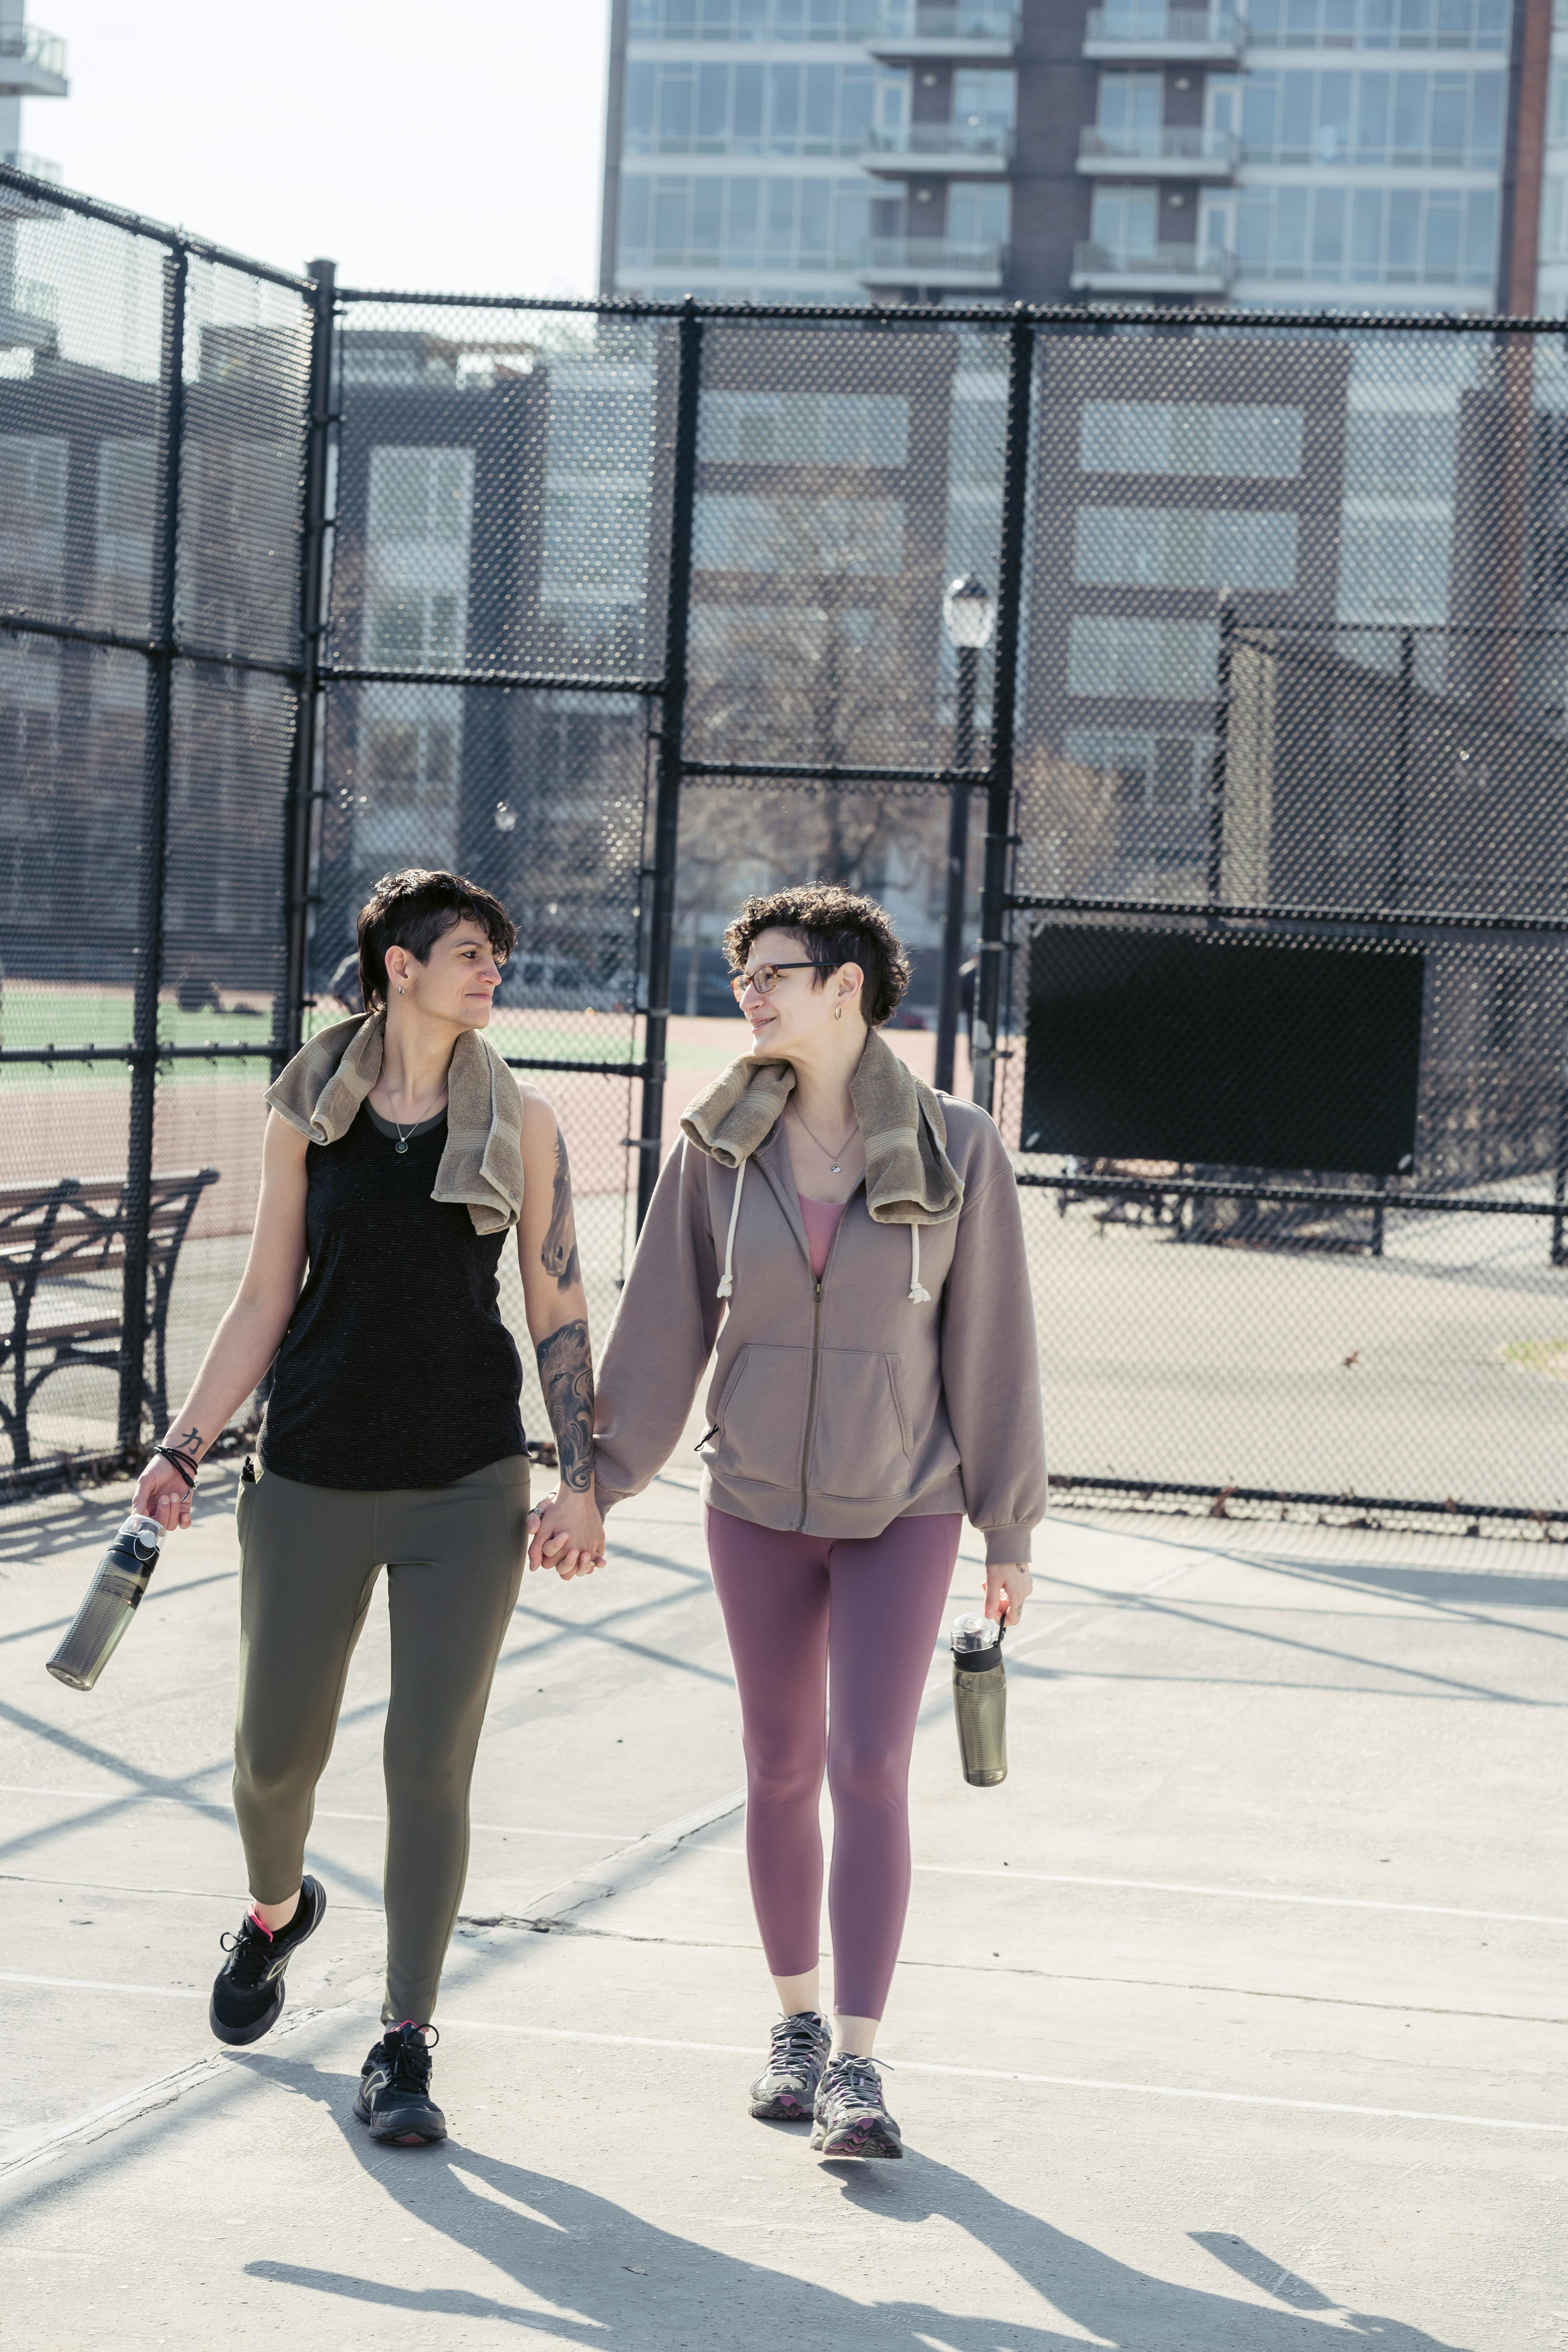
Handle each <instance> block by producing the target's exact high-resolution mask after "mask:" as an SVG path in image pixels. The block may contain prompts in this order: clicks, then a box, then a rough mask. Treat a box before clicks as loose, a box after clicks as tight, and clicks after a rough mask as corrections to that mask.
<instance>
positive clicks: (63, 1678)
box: [49, 1511, 163, 1690]
mask: <svg viewBox="0 0 1568 2352" xmlns="http://www.w3.org/2000/svg"><path fill="white" fill-rule="evenodd" d="M162 1546H163V1528H162V1527H161V1526H160V1525H159V1523H158V1521H157V1520H156V1519H149V1518H145V1517H143V1516H142V1513H141V1512H140V1511H132V1514H131V1516H130V1517H129V1518H128V1519H126V1520H125V1522H124V1524H123V1525H122V1526H121V1530H120V1533H119V1534H118V1535H117V1536H116V1537H115V1538H114V1541H113V1542H112V1543H111V1544H110V1547H109V1549H108V1550H107V1551H106V1552H105V1553H104V1555H103V1558H102V1559H100V1561H99V1563H98V1573H97V1575H96V1576H95V1577H94V1578H93V1580H92V1582H91V1583H90V1584H89V1586H88V1589H87V1598H86V1600H85V1601H83V1602H82V1604H81V1607H80V1608H79V1610H78V1611H77V1612H76V1622H75V1623H74V1624H73V1625H72V1627H71V1629H70V1632H69V1633H68V1634H67V1635H66V1637H65V1640H64V1641H63V1642H62V1643H60V1646H59V1648H58V1650H57V1651H56V1652H55V1654H54V1656H53V1657H52V1658H51V1659H50V1660H49V1672H50V1674H51V1675H53V1676H54V1678H55V1680H56V1681H57V1682H60V1683H68V1684H69V1685H70V1687H71V1689H72V1690H90V1689H91V1688H92V1686H93V1685H94V1683H95V1682H96V1681H97V1680H98V1678H99V1676H100V1674H101V1673H102V1672H103V1670H104V1668H105V1666H106V1665H107V1664H109V1661H110V1658H111V1657H112V1655H113V1654H114V1646H115V1643H117V1642H118V1641H119V1640H120V1637H121V1634H122V1633H124V1631H125V1628H126V1627H127V1625H129V1624H130V1622H131V1620H132V1617H133V1616H134V1615H135V1613H136V1612H137V1610H138V1609H139V1608H140V1607H141V1605H142V1594H143V1593H144V1592H145V1591H146V1590H147V1587H148V1585H149V1584H150V1583H151V1581H152V1578H153V1570H154V1569H155V1568H156V1567H157V1565H158V1553H159V1551H160V1549H162Z"/></svg>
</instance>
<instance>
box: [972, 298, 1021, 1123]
mask: <svg viewBox="0 0 1568 2352" xmlns="http://www.w3.org/2000/svg"><path fill="white" fill-rule="evenodd" d="M1034 367H1035V330H1034V324H1033V321H1032V320H1030V319H1029V318H1028V317H1027V316H1026V314H1025V312H1024V310H1023V306H1022V304H1020V305H1019V306H1018V310H1017V311H1016V313H1015V316H1014V320H1013V325H1012V329H1011V331H1010V332H1009V335H1008V338H1007V436H1006V444H1005V456H1004V460H1003V473H1002V546H1001V551H1000V552H1001V563H1000V575H1001V576H1000V579H999V581H998V583H997V603H996V662H995V667H994V670H993V672H992V677H991V760H990V767H989V777H990V781H989V783H988V786H987V790H986V794H985V864H984V878H983V881H982V884H981V892H980V957H979V962H978V965H977V968H976V971H975V974H974V1027H973V1037H972V1046H971V1052H972V1058H973V1077H974V1085H973V1095H974V1099H975V1101H976V1102H977V1103H980V1104H982V1105H984V1108H985V1109H987V1110H989V1109H990V1108H991V1105H992V1100H993V1097H994V1090H995V1084H996V1024H997V1020H998V1016H999V1014H1000V1011H1001V1003H1002V957H1003V953H1004V950H1005V946H1006V941H1005V940H1004V938H1003V936H1002V933H1003V927H1004V924H1005V920H1006V912H1007V852H1008V847H1009V843H1010V836H1011V833H1012V826H1013V743H1014V735H1015V730H1016V719H1017V700H1018V645H1019V637H1020V632H1021V627H1022V621H1023V614H1022V610H1021V607H1022V604H1023V597H1024V520H1025V515H1026V510H1027V506H1028V497H1029V396H1030V393H1031V391H1032V388H1033V382H1034Z"/></svg>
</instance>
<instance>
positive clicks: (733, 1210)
mask: <svg viewBox="0 0 1568 2352" xmlns="http://www.w3.org/2000/svg"><path fill="white" fill-rule="evenodd" d="M749 1165H750V1162H749V1161H747V1160H742V1162H741V1164H740V1166H739V1167H738V1168H737V1169H736V1171H735V1197H734V1199H733V1201H731V1203H730V1230H729V1232H728V1233H727V1234H725V1236H724V1271H723V1273H722V1274H721V1276H720V1277H719V1292H718V1295H719V1297H721V1298H728V1297H731V1294H732V1293H733V1291H734V1287H735V1277H734V1275H733V1274H732V1273H731V1263H732V1261H733V1259H734V1255H735V1223H736V1220H737V1219H738V1217H739V1216H740V1213H741V1187H742V1184H743V1183H744V1182H745V1181H746V1170H747V1168H748V1166H749Z"/></svg>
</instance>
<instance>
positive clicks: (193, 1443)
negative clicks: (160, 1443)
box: [174, 1421, 202, 1454]
mask: <svg viewBox="0 0 1568 2352" xmlns="http://www.w3.org/2000/svg"><path fill="white" fill-rule="evenodd" d="M201 1442H202V1433H201V1431H200V1430H199V1429H198V1428H197V1427H196V1424H195V1422H194V1421H193V1422H192V1423H191V1425H190V1427H189V1429H182V1430H181V1432H180V1433H179V1435H178V1436H177V1437H176V1438H175V1440H174V1443H175V1444H176V1445H177V1446H179V1447H180V1448H181V1450H182V1451H183V1452H184V1453H186V1454H194V1453H195V1451H196V1449H197V1447H198V1446H199V1445H200V1444H201Z"/></svg>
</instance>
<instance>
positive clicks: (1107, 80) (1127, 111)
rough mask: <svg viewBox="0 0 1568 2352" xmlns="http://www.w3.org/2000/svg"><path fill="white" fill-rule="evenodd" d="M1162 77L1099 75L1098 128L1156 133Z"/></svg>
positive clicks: (1162, 85)
mask: <svg viewBox="0 0 1568 2352" xmlns="http://www.w3.org/2000/svg"><path fill="white" fill-rule="evenodd" d="M1164 93H1165V77H1164V75H1163V74H1159V73H1102V74H1101V75H1100V101H1099V108H1098V111H1097V112H1096V115H1095V122H1096V125H1097V127H1098V128H1099V129H1100V130H1101V131H1112V132H1114V131H1158V129H1159V128H1160V116H1161V111H1162V109H1163V105H1164Z"/></svg>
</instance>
